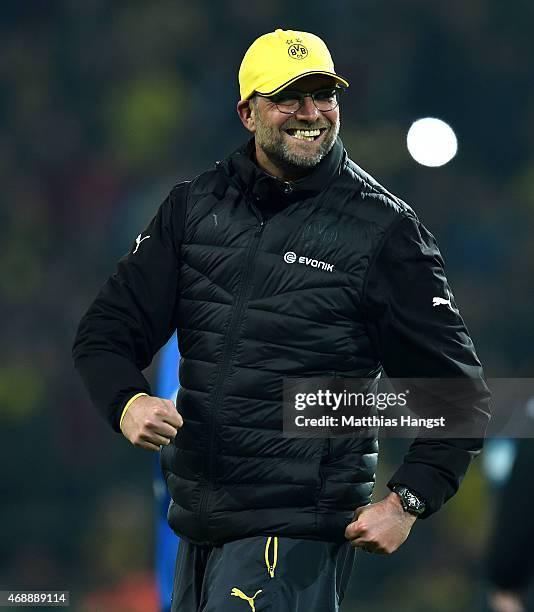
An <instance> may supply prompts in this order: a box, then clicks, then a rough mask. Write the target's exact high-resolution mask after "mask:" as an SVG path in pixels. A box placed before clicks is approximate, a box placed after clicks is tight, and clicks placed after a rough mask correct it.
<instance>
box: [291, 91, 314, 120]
mask: <svg viewBox="0 0 534 612" xmlns="http://www.w3.org/2000/svg"><path fill="white" fill-rule="evenodd" d="M318 116H319V111H318V110H317V107H316V106H315V104H314V103H313V100H312V97H311V96H306V97H305V98H304V101H303V103H302V106H301V107H300V108H299V110H298V111H297V112H296V117H297V118H298V119H302V120H305V121H316V120H317V118H318Z"/></svg>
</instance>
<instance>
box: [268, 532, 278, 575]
mask: <svg viewBox="0 0 534 612" xmlns="http://www.w3.org/2000/svg"><path fill="white" fill-rule="evenodd" d="M271 540H273V547H274V554H273V562H272V564H271V563H270V561H269V547H270V545H271ZM277 563H278V538H277V537H276V536H274V537H271V536H269V537H268V538H267V544H266V545H265V565H266V566H267V571H268V572H269V576H270V577H271V578H274V569H275V567H276V564H277Z"/></svg>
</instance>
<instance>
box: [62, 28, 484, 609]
mask: <svg viewBox="0 0 534 612" xmlns="http://www.w3.org/2000/svg"><path fill="white" fill-rule="evenodd" d="M239 83H240V92H241V99H240V101H239V103H238V105H237V112H238V115H239V118H240V119H241V121H242V123H243V125H244V126H245V128H246V129H247V130H248V131H249V132H250V133H251V134H252V135H253V138H252V139H251V140H250V141H249V142H248V144H246V145H245V146H243V147H242V148H240V149H239V150H238V151H236V152H235V153H234V154H232V155H230V156H229V157H228V158H227V159H226V160H224V161H223V162H220V163H218V164H217V165H216V167H215V168H213V169H211V170H208V171H207V172H205V173H203V174H201V175H200V176H199V177H197V178H196V179H194V180H192V181H189V182H185V183H182V184H180V185H178V186H176V187H175V188H174V189H173V190H172V191H171V193H170V195H169V196H168V198H167V199H166V200H165V202H164V203H163V204H162V206H161V207H160V209H159V210H158V212H157V214H156V216H155V218H154V219H153V221H152V222H151V223H150V225H149V226H148V228H147V229H146V230H145V231H144V232H142V233H141V234H139V236H138V237H137V239H136V242H135V244H134V245H133V246H132V249H131V252H130V253H129V254H128V255H126V256H125V257H124V258H123V259H122V260H121V262H120V263H119V267H118V272H117V274H115V275H114V276H113V277H112V278H111V279H109V280H108V282H107V283H106V285H105V286H104V287H103V289H102V290H101V292H100V294H99V296H98V297H97V298H96V300H95V302H94V303H93V305H92V306H91V307H90V309H89V311H88V312H87V314H86V315H85V316H84V318H83V319H82V321H81V324H80V328H79V331H78V336H77V339H76V342H75V346H74V358H75V362H76V366H77V368H78V370H79V372H80V374H81V376H82V378H83V379H84V382H85V384H86V386H87V387H88V389H89V391H90V393H91V396H92V398H93V401H94V402H95V404H96V405H97V406H99V407H100V409H101V410H102V411H103V412H104V414H105V415H106V417H107V418H108V420H109V422H110V424H111V425H112V426H113V427H114V429H115V430H116V431H122V433H123V434H124V435H125V436H126V438H128V440H130V442H132V444H134V445H136V446H138V447H140V448H145V449H148V450H154V451H158V450H159V449H160V447H162V451H161V462H162V468H163V472H164V475H165V479H166V482H167V485H168V487H169V490H170V493H171V497H172V502H171V505H170V507H169V512H168V519H169V523H170V525H171V527H172V528H173V529H174V531H175V532H176V533H177V534H178V535H180V536H181V537H182V541H181V545H180V552H179V554H178V559H177V565H176V572H175V584H174V597H173V609H174V610H188V611H189V610H197V609H199V610H200V609H202V610H203V611H206V612H207V611H211V610H216V611H217V612H220V611H224V610H236V611H239V610H245V609H252V610H258V612H259V611H260V610H277V611H288V612H289V611H291V612H301V611H306V612H308V611H310V610H318V611H321V612H328V611H329V610H337V609H338V606H339V602H340V601H341V600H342V598H343V594H344V590H345V588H346V585H347V582H348V578H349V575H350V571H351V568H352V562H353V555H354V550H355V547H360V548H363V549H365V550H366V551H368V552H375V553H391V552H393V551H395V550H396V549H397V548H398V547H399V546H400V545H401V544H402V543H403V542H404V541H405V539H406V538H407V536H408V534H409V532H410V529H411V528H412V526H413V524H414V522H415V520H416V518H417V517H418V516H421V517H426V516H430V515H431V514H432V513H434V512H435V511H436V510H438V509H439V507H440V506H441V505H442V504H443V503H444V502H445V501H446V500H447V499H449V498H450V497H451V496H452V495H453V494H454V493H455V492H456V490H457V488H458V486H459V483H460V480H461V478H462V477H463V475H464V473H465V471H466V469H467V467H468V464H469V462H470V460H471V458H472V456H473V455H474V454H476V453H477V452H478V451H479V450H480V441H479V440H472V439H455V440H428V439H423V438H421V439H417V440H416V441H415V442H414V443H413V445H412V447H411V449H410V451H409V453H408V454H407V456H406V458H405V461H404V464H403V465H402V466H401V467H400V468H399V470H398V471H397V472H396V473H395V474H394V475H393V476H392V478H391V480H390V482H389V487H390V488H391V489H393V488H395V491H396V492H393V490H392V492H391V493H390V494H389V495H388V496H387V497H386V498H385V499H384V500H382V501H379V502H377V503H374V504H371V503H370V501H371V499H370V498H371V492H372V489H373V483H374V470H375V465H376V457H377V450H378V447H377V442H376V440H375V439H374V438H369V437H367V438H363V437H361V438H357V437H352V438H350V437H349V438H347V437H343V438H336V439H328V438H325V439H316V438H314V439H302V438H288V437H283V436H282V389H283V382H284V379H285V377H298V378H312V377H320V376H324V375H326V374H327V375H329V376H330V375H335V376H339V377H359V378H370V379H375V378H376V377H377V376H378V373H379V372H380V369H381V367H383V368H384V370H385V371H386V373H387V374H388V375H389V376H391V377H415V376H416V377H448V378H455V377H460V378H465V379H473V380H475V381H477V384H476V385H474V387H475V388H476V391H475V392H474V394H473V395H472V397H471V399H470V403H469V405H466V406H465V407H464V409H465V411H466V418H467V419H469V418H474V416H473V415H474V414H475V413H476V414H480V413H481V414H483V415H484V417H486V413H487V389H486V387H485V385H484V383H483V382H482V370H481V367H480V363H479V361H478V359H477V357H476V354H475V351H474V348H473V345H472V342H471V340H470V338H469V335H468V333H467V330H466V328H465V326H464V324H463V321H462V319H461V317H460V315H459V314H458V310H457V308H456V305H455V303H454V298H453V297H452V294H451V293H450V290H449V287H448V284H447V281H446V279H445V276H444V273H443V264H442V260H441V256H440V254H439V251H438V249H437V246H436V244H435V241H434V238H433V237H432V235H431V234H430V233H429V232H428V231H427V230H426V229H425V228H424V227H423V226H422V225H421V224H420V223H419V221H418V219H417V216H416V215H415V213H414V212H413V210H412V209H411V208H410V207H409V206H407V205H406V204H405V203H404V202H402V201H401V200H399V199H398V198H396V197H395V196H393V195H392V194H390V193H389V192H388V191H386V190H385V189H384V188H383V187H382V186H380V185H379V184H378V183H377V182H376V181H374V179H372V178H371V177H370V176H369V175H368V174H366V173H365V172H364V171H363V170H361V169H360V168H359V167H358V166H357V165H356V164H354V162H352V161H351V160H350V159H349V158H348V156H347V154H346V152H345V151H344V149H343V145H342V143H341V141H340V139H339V137H338V131H339V112H340V110H339V98H340V95H341V92H342V91H343V90H344V89H345V88H346V87H348V83H347V81H346V80H345V79H344V78H343V77H341V76H340V75H338V74H337V73H336V72H335V70H334V65H333V63H332V59H331V57H330V53H329V51H328V49H327V48H326V46H325V44H324V43H323V41H322V40H321V39H319V38H318V37H316V36H314V35H313V34H309V33H306V32H295V31H283V30H276V32H273V33H269V34H266V35H264V36H261V37H260V38H258V39H257V40H256V41H255V42H254V43H253V44H252V46H251V47H250V48H249V49H248V51H247V53H246V54H245V56H244V59H243V62H242V65H241V68H240V71H239ZM307 261H308V262H312V263H311V264H310V265H307V264H306V262H307ZM313 262H315V264H313ZM321 264H322V265H321ZM436 296H437V297H440V298H441V303H440V305H439V307H435V306H433V305H432V304H433V298H434V297H436ZM175 329H177V330H178V342H179V348H180V354H181V356H182V357H181V360H180V371H179V374H180V386H181V387H180V391H179V395H178V397H177V402H176V403H177V407H175V406H174V404H173V403H172V402H170V401H166V400H163V399H160V398H157V397H152V396H151V392H150V386H149V385H148V383H147V381H146V380H145V379H144V377H143V376H142V374H141V370H143V369H144V368H146V367H147V366H148V364H149V363H150V361H151V359H152V357H153V356H154V354H155V353H156V352H157V350H158V349H159V348H160V347H161V346H162V345H163V344H164V343H165V342H166V341H167V339H168V338H169V337H170V335H171V334H172V333H173V332H174V330H175ZM351 545H352V546H351ZM247 606H248V608H247Z"/></svg>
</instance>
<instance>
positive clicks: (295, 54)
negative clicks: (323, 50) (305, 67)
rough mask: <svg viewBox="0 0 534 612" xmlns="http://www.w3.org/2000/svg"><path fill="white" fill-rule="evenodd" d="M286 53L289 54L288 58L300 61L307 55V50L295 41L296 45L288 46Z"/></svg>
mask: <svg viewBox="0 0 534 612" xmlns="http://www.w3.org/2000/svg"><path fill="white" fill-rule="evenodd" d="M288 42H289V41H288ZM287 53H288V54H289V57H292V58H293V59H298V60H301V59H304V58H305V57H306V56H307V55H308V49H306V47H305V46H304V45H303V44H302V43H301V42H300V41H297V42H296V43H292V44H290V45H289V47H288V49H287Z"/></svg>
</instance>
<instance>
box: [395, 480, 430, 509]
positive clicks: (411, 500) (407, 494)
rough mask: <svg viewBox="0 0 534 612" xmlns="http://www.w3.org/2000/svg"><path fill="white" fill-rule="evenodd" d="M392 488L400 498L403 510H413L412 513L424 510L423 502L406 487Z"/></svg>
mask: <svg viewBox="0 0 534 612" xmlns="http://www.w3.org/2000/svg"><path fill="white" fill-rule="evenodd" d="M394 490H395V491H396V493H398V495H399V496H400V498H401V499H402V505H403V507H404V509H405V510H407V511H408V512H413V513H414V514H422V513H423V512H424V511H425V503H424V502H423V501H421V500H420V499H419V498H418V497H417V495H415V494H414V493H412V492H411V491H410V490H409V489H407V488H406V487H398V488H397V487H395V489H394Z"/></svg>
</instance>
